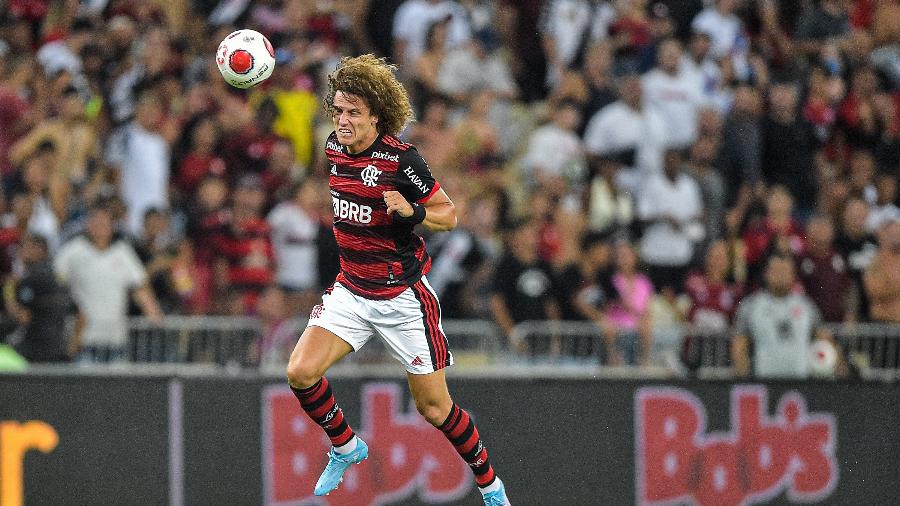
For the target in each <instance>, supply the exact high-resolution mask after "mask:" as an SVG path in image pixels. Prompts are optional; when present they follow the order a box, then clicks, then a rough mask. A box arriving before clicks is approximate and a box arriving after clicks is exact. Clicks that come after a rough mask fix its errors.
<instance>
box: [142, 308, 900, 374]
mask: <svg viewBox="0 0 900 506" xmlns="http://www.w3.org/2000/svg"><path fill="white" fill-rule="evenodd" d="M292 324H293V328H295V329H297V330H296V337H299V333H300V332H302V330H303V329H304V328H305V326H306V319H302V318H300V319H296V320H294V321H292ZM443 327H444V331H445V333H446V334H447V337H448V339H449V341H450V347H451V350H452V351H453V353H454V356H455V357H456V362H457V363H458V364H461V365H467V366H473V368H475V369H477V368H478V367H479V366H491V365H498V364H499V365H502V366H504V367H510V368H521V369H523V370H524V369H527V368H540V367H550V368H555V369H560V368H563V369H565V368H572V369H569V370H574V369H580V370H582V371H587V372H590V373H591V374H613V375H617V376H621V375H625V376H687V375H696V376H698V377H731V376H732V375H733V374H732V369H731V356H730V347H731V332H730V331H728V332H709V331H704V330H703V329H699V328H692V327H690V326H683V325H679V326H666V327H658V328H654V329H653V331H652V338H651V339H649V340H648V341H647V342H649V343H651V349H650V350H649V353H647V354H646V355H647V357H648V358H649V362H648V363H644V364H641V365H637V363H638V362H637V361H636V360H635V357H637V356H639V353H640V351H642V350H641V346H642V339H641V338H640V337H639V336H638V335H637V334H636V333H624V334H621V335H618V336H615V339H614V340H610V338H608V337H604V335H603V332H602V330H601V329H600V328H599V327H598V326H597V325H595V324H594V323H592V322H571V321H562V322H560V321H527V322H522V323H520V324H518V325H516V326H515V327H514V329H513V331H512V332H511V334H510V335H509V336H508V338H507V337H506V336H504V334H503V333H502V331H501V330H500V329H499V327H498V326H497V325H496V324H494V323H493V322H491V321H488V320H444V321H443ZM829 330H830V331H831V332H832V334H833V335H834V336H835V339H836V342H837V343H838V344H839V348H840V351H841V352H842V354H843V356H844V358H845V359H846V362H847V364H848V365H850V367H851V368H852V369H853V372H854V373H856V374H858V375H859V376H860V377H862V378H864V379H881V380H888V381H893V380H900V325H884V324H871V323H865V324H863V323H861V324H853V325H832V326H830V327H829ZM262 334H263V326H262V324H261V323H260V321H259V320H257V319H255V318H244V317H217V316H199V317H198V316H169V317H166V318H165V320H164V321H163V323H162V324H154V323H151V322H149V321H148V320H146V319H144V318H133V319H131V320H130V321H129V339H128V343H127V346H126V350H125V357H126V359H127V361H128V362H130V363H132V364H146V365H147V366H151V365H153V364H190V365H206V366H214V367H218V366H225V367H232V368H246V367H257V366H259V365H260V357H259V356H258V353H257V351H258V346H259V342H260V339H261V337H262ZM296 337H295V338H294V339H296ZM288 344H290V343H288ZM289 352H290V350H289V349H287V350H284V351H283V352H282V353H281V355H280V356H278V357H276V360H275V361H274V362H272V361H269V362H268V365H270V366H271V365H273V363H274V364H275V366H276V367H274V368H273V370H274V369H279V370H281V369H280V368H281V365H280V364H283V363H286V361H287V358H288V354H289ZM611 352H615V353H621V354H622V356H624V357H625V358H626V360H625V364H624V366H622V367H611V366H610V353H611ZM344 362H345V363H348V364H351V365H355V366H356V365H372V364H374V365H378V364H393V362H394V359H393V358H392V357H391V356H390V354H389V352H388V350H387V349H386V348H385V347H384V346H383V345H382V343H381V340H380V339H372V340H371V341H370V342H369V344H367V345H366V346H365V347H364V348H363V349H362V350H361V351H360V352H358V353H353V354H351V355H350V356H349V357H348V358H347V359H346V360H345V361H344Z"/></svg>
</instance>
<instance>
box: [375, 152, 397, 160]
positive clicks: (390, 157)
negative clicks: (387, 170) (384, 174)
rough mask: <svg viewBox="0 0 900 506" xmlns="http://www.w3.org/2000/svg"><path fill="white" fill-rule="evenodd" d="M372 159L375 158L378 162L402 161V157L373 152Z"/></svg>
mask: <svg viewBox="0 0 900 506" xmlns="http://www.w3.org/2000/svg"><path fill="white" fill-rule="evenodd" d="M372 158H374V159H376V160H387V161H389V162H399V161H400V155H396V154H394V155H392V154H390V153H383V152H381V151H375V152H373V153H372Z"/></svg>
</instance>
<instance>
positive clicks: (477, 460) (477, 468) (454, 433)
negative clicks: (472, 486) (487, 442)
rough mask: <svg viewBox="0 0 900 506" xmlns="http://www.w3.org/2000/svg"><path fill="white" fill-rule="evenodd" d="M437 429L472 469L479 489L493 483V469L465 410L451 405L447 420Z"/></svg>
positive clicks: (473, 424)
mask: <svg viewBox="0 0 900 506" xmlns="http://www.w3.org/2000/svg"><path fill="white" fill-rule="evenodd" d="M438 428H439V429H441V432H443V433H444V436H446V437H447V439H448V440H450V443H451V444H452V445H453V447H454V448H456V451H457V453H459V456H460V457H462V458H463V460H465V461H466V463H467V464H469V467H471V468H472V472H473V473H475V482H476V483H477V484H478V486H479V487H486V486H488V485H490V484H491V483H493V482H494V478H495V476H494V468H493V467H491V459H490V457H488V452H487V448H485V446H484V443H482V442H481V437H480V436H479V435H478V429H477V428H476V427H475V423H474V422H472V419H471V418H469V414H468V413H466V412H465V410H463V409H462V408H460V407H459V406H457V405H456V404H453V408H452V409H451V410H450V415H449V416H447V420H446V421H444V423H443V424H441V426H440V427H438Z"/></svg>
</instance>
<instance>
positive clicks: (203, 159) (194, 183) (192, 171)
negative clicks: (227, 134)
mask: <svg viewBox="0 0 900 506" xmlns="http://www.w3.org/2000/svg"><path fill="white" fill-rule="evenodd" d="M185 130H186V131H187V135H186V136H185V137H186V138H187V139H189V142H190V147H189V148H188V149H189V151H188V152H187V153H185V155H184V157H183V158H182V159H181V162H180V163H179V164H178V173H177V174H176V176H175V183H176V185H177V186H178V190H179V191H180V192H181V193H182V196H183V197H184V198H185V199H190V198H192V197H193V196H194V193H195V192H196V191H197V188H198V187H199V186H200V182H201V181H202V180H203V178H204V177H206V176H207V175H210V174H212V175H215V176H225V173H226V167H225V161H224V160H222V158H220V157H219V156H218V153H217V149H218V147H219V140H220V138H221V135H222V134H221V129H220V128H219V124H218V123H217V122H216V120H215V118H213V117H211V116H202V117H199V118H196V119H195V120H194V121H192V122H191V124H190V125H189V126H188V128H186V129H185Z"/></svg>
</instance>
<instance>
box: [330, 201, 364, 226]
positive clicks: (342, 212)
mask: <svg viewBox="0 0 900 506" xmlns="http://www.w3.org/2000/svg"><path fill="white" fill-rule="evenodd" d="M331 209H332V210H333V211H334V216H335V217H337V218H340V219H342V220H350V221H355V222H357V223H370V222H371V221H372V208H371V207H369V206H367V205H363V204H357V203H356V202H350V201H349V200H344V199H339V198H337V197H335V196H332V197H331Z"/></svg>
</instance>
